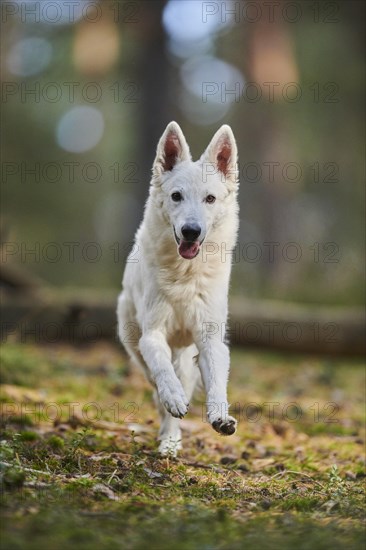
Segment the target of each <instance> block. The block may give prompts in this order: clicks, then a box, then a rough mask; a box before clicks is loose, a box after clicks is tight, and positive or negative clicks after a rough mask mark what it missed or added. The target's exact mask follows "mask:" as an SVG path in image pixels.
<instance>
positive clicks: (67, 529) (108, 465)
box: [1, 344, 365, 550]
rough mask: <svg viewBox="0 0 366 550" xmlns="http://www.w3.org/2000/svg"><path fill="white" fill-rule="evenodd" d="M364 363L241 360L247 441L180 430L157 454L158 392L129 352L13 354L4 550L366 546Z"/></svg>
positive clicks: (234, 385) (198, 429) (192, 428)
mask: <svg viewBox="0 0 366 550" xmlns="http://www.w3.org/2000/svg"><path fill="white" fill-rule="evenodd" d="M364 376H365V375H364V368H363V365H362V363H361V362H357V361H351V360H333V359H324V358H314V357H306V356H293V355H291V356H290V355H279V354H266V353H259V352H243V351H238V350H233V352H232V371H231V377H230V384H229V394H230V401H231V403H232V412H233V414H234V415H235V416H236V417H237V418H238V419H239V427H238V432H237V434H236V435H235V436H232V437H230V438H224V437H220V436H219V435H218V434H216V433H215V432H214V431H213V430H212V429H211V427H210V426H209V425H207V423H206V422H205V421H204V417H205V415H204V407H203V404H202V401H203V399H202V395H199V396H197V398H196V399H195V401H194V403H193V404H192V405H191V408H190V412H189V414H188V416H187V417H186V419H185V420H184V421H183V423H182V426H183V437H184V450H183V451H182V453H181V454H180V456H179V458H177V459H174V458H160V457H159V455H158V454H157V452H156V442H155V438H156V432H157V428H158V418H157V414H156V412H155V409H154V407H153V402H152V397H151V388H150V386H149V385H148V384H147V383H146V382H145V380H144V378H143V376H142V375H141V374H140V373H139V372H136V371H135V370H130V369H129V367H128V364H127V361H126V358H125V357H124V356H123V354H122V352H121V350H120V349H118V348H117V347H114V346H112V345H107V344H98V345H95V346H89V347H70V346H63V345H57V346H56V345H53V346H48V347H36V346H30V345H20V344H6V345H5V346H3V350H2V383H3V386H2V395H1V405H2V432H3V433H2V438H1V439H2V442H1V474H2V498H1V501H2V514H3V521H2V528H3V529H2V530H3V533H2V544H3V548H7V549H19V550H20V549H24V548H27V549H33V548H34V549H37V550H38V549H39V548H43V547H44V548H52V549H53V550H58V549H61V548H62V549H64V548H65V547H67V548H74V547H75V548H78V549H79V550H82V549H84V548H85V549H93V548H98V550H100V549H114V548H116V549H119V548H126V549H129V548H131V549H132V548H133V549H135V548H137V549H138V548H141V549H142V548H146V547H150V548H157V549H162V550H163V549H165V548H166V549H168V548H169V549H171V548H174V549H178V550H180V549H182V550H185V549H187V550H191V549H195V548H199V549H207V550H208V549H210V550H211V549H212V550H213V549H224V548H225V549H241V548H244V547H245V548H248V549H251V548H256V549H257V548H264V549H265V548H268V549H277V548H278V549H280V548H281V549H287V548H288V549H293V548H300V549H308V548H309V550H310V549H311V550H313V549H323V548H324V549H328V548H335V549H338V548H347V549H348V548H355V549H356V548H357V549H358V548H361V547H362V545H363V539H364V529H363V518H364V509H365V506H364V505H365V500H364V488H363V486H364V478H365V455H364V441H365V433H364V426H365V424H364V422H365V419H364V416H363V415H364V405H363V404H364V383H365V380H364Z"/></svg>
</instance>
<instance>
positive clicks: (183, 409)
mask: <svg viewBox="0 0 366 550" xmlns="http://www.w3.org/2000/svg"><path fill="white" fill-rule="evenodd" d="M158 392H159V399H160V401H161V402H162V404H163V405H164V407H165V408H166V410H167V411H168V412H170V414H171V415H172V416H174V417H175V418H183V416H185V415H186V414H187V412H188V407H189V402H188V400H187V397H186V394H185V393H184V390H183V388H182V386H180V387H179V386H175V387H174V389H173V390H171V389H169V388H164V389H160V390H158Z"/></svg>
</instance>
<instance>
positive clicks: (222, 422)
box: [212, 416, 237, 435]
mask: <svg viewBox="0 0 366 550" xmlns="http://www.w3.org/2000/svg"><path fill="white" fill-rule="evenodd" d="M236 426H237V421H236V420H235V418H233V417H232V416H227V417H226V418H218V419H217V420H214V421H213V422H212V427H213V429H214V430H216V431H217V432H218V433H219V434H221V435H233V434H234V433H235V432H236Z"/></svg>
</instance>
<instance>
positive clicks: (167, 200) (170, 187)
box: [152, 122, 238, 260]
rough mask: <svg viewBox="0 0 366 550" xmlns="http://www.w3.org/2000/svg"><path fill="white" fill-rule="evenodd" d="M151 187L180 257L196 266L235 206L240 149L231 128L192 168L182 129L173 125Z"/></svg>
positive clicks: (223, 128) (219, 133) (221, 133)
mask: <svg viewBox="0 0 366 550" xmlns="http://www.w3.org/2000/svg"><path fill="white" fill-rule="evenodd" d="M152 185H153V186H154V190H155V191H156V193H157V195H158V201H159V207H160V208H161V209H162V214H163V217H164V219H165V220H166V221H167V222H168V223H169V225H170V226H171V229H172V238H175V240H176V242H177V245H178V252H179V254H180V255H181V256H182V257H183V258H185V259H187V260H192V259H193V258H195V257H196V256H197V254H198V253H199V250H200V246H201V244H202V243H203V241H204V240H205V239H206V238H207V237H208V235H209V234H210V231H211V230H212V229H213V228H215V227H216V228H217V226H218V225H219V224H220V222H222V221H223V220H224V219H225V216H227V215H228V214H229V211H228V205H229V204H233V201H234V200H235V196H236V192H237V188H238V183H237V147H236V143H235V138H234V135H233V132H232V130H231V128H230V126H227V125H224V126H221V128H220V129H219V130H218V131H217V132H216V134H215V135H214V136H213V138H212V140H211V142H210V143H209V145H208V147H207V149H206V150H205V152H204V153H203V155H202V156H201V158H200V159H199V160H198V161H196V162H193V161H192V157H191V154H190V151H189V147H188V144H187V142H186V139H185V137H184V135H183V132H182V130H181V128H180V127H179V125H178V124H177V123H176V122H170V124H168V126H167V127H166V129H165V131H164V133H163V135H162V136H161V138H160V141H159V143H158V147H157V152H156V158H155V161H154V164H153V176H152Z"/></svg>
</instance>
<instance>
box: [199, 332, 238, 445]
mask: <svg viewBox="0 0 366 550" xmlns="http://www.w3.org/2000/svg"><path fill="white" fill-rule="evenodd" d="M196 345H197V347H198V349H199V359H198V364H199V367H200V370H201V375H202V379H203V383H204V386H205V390H206V406H207V418H208V421H209V422H210V424H211V425H212V427H213V428H214V429H215V430H216V431H217V432H219V433H220V434H222V435H232V434H233V433H234V432H235V430H236V425H237V422H236V420H235V418H233V417H232V416H229V404H228V402H227V389H226V388H227V382H228V376H229V366H230V355H229V349H228V347H227V346H226V345H225V344H224V343H223V342H222V341H221V340H220V339H219V338H217V337H215V338H208V339H207V340H206V341H205V342H202V341H201V342H197V343H196Z"/></svg>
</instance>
